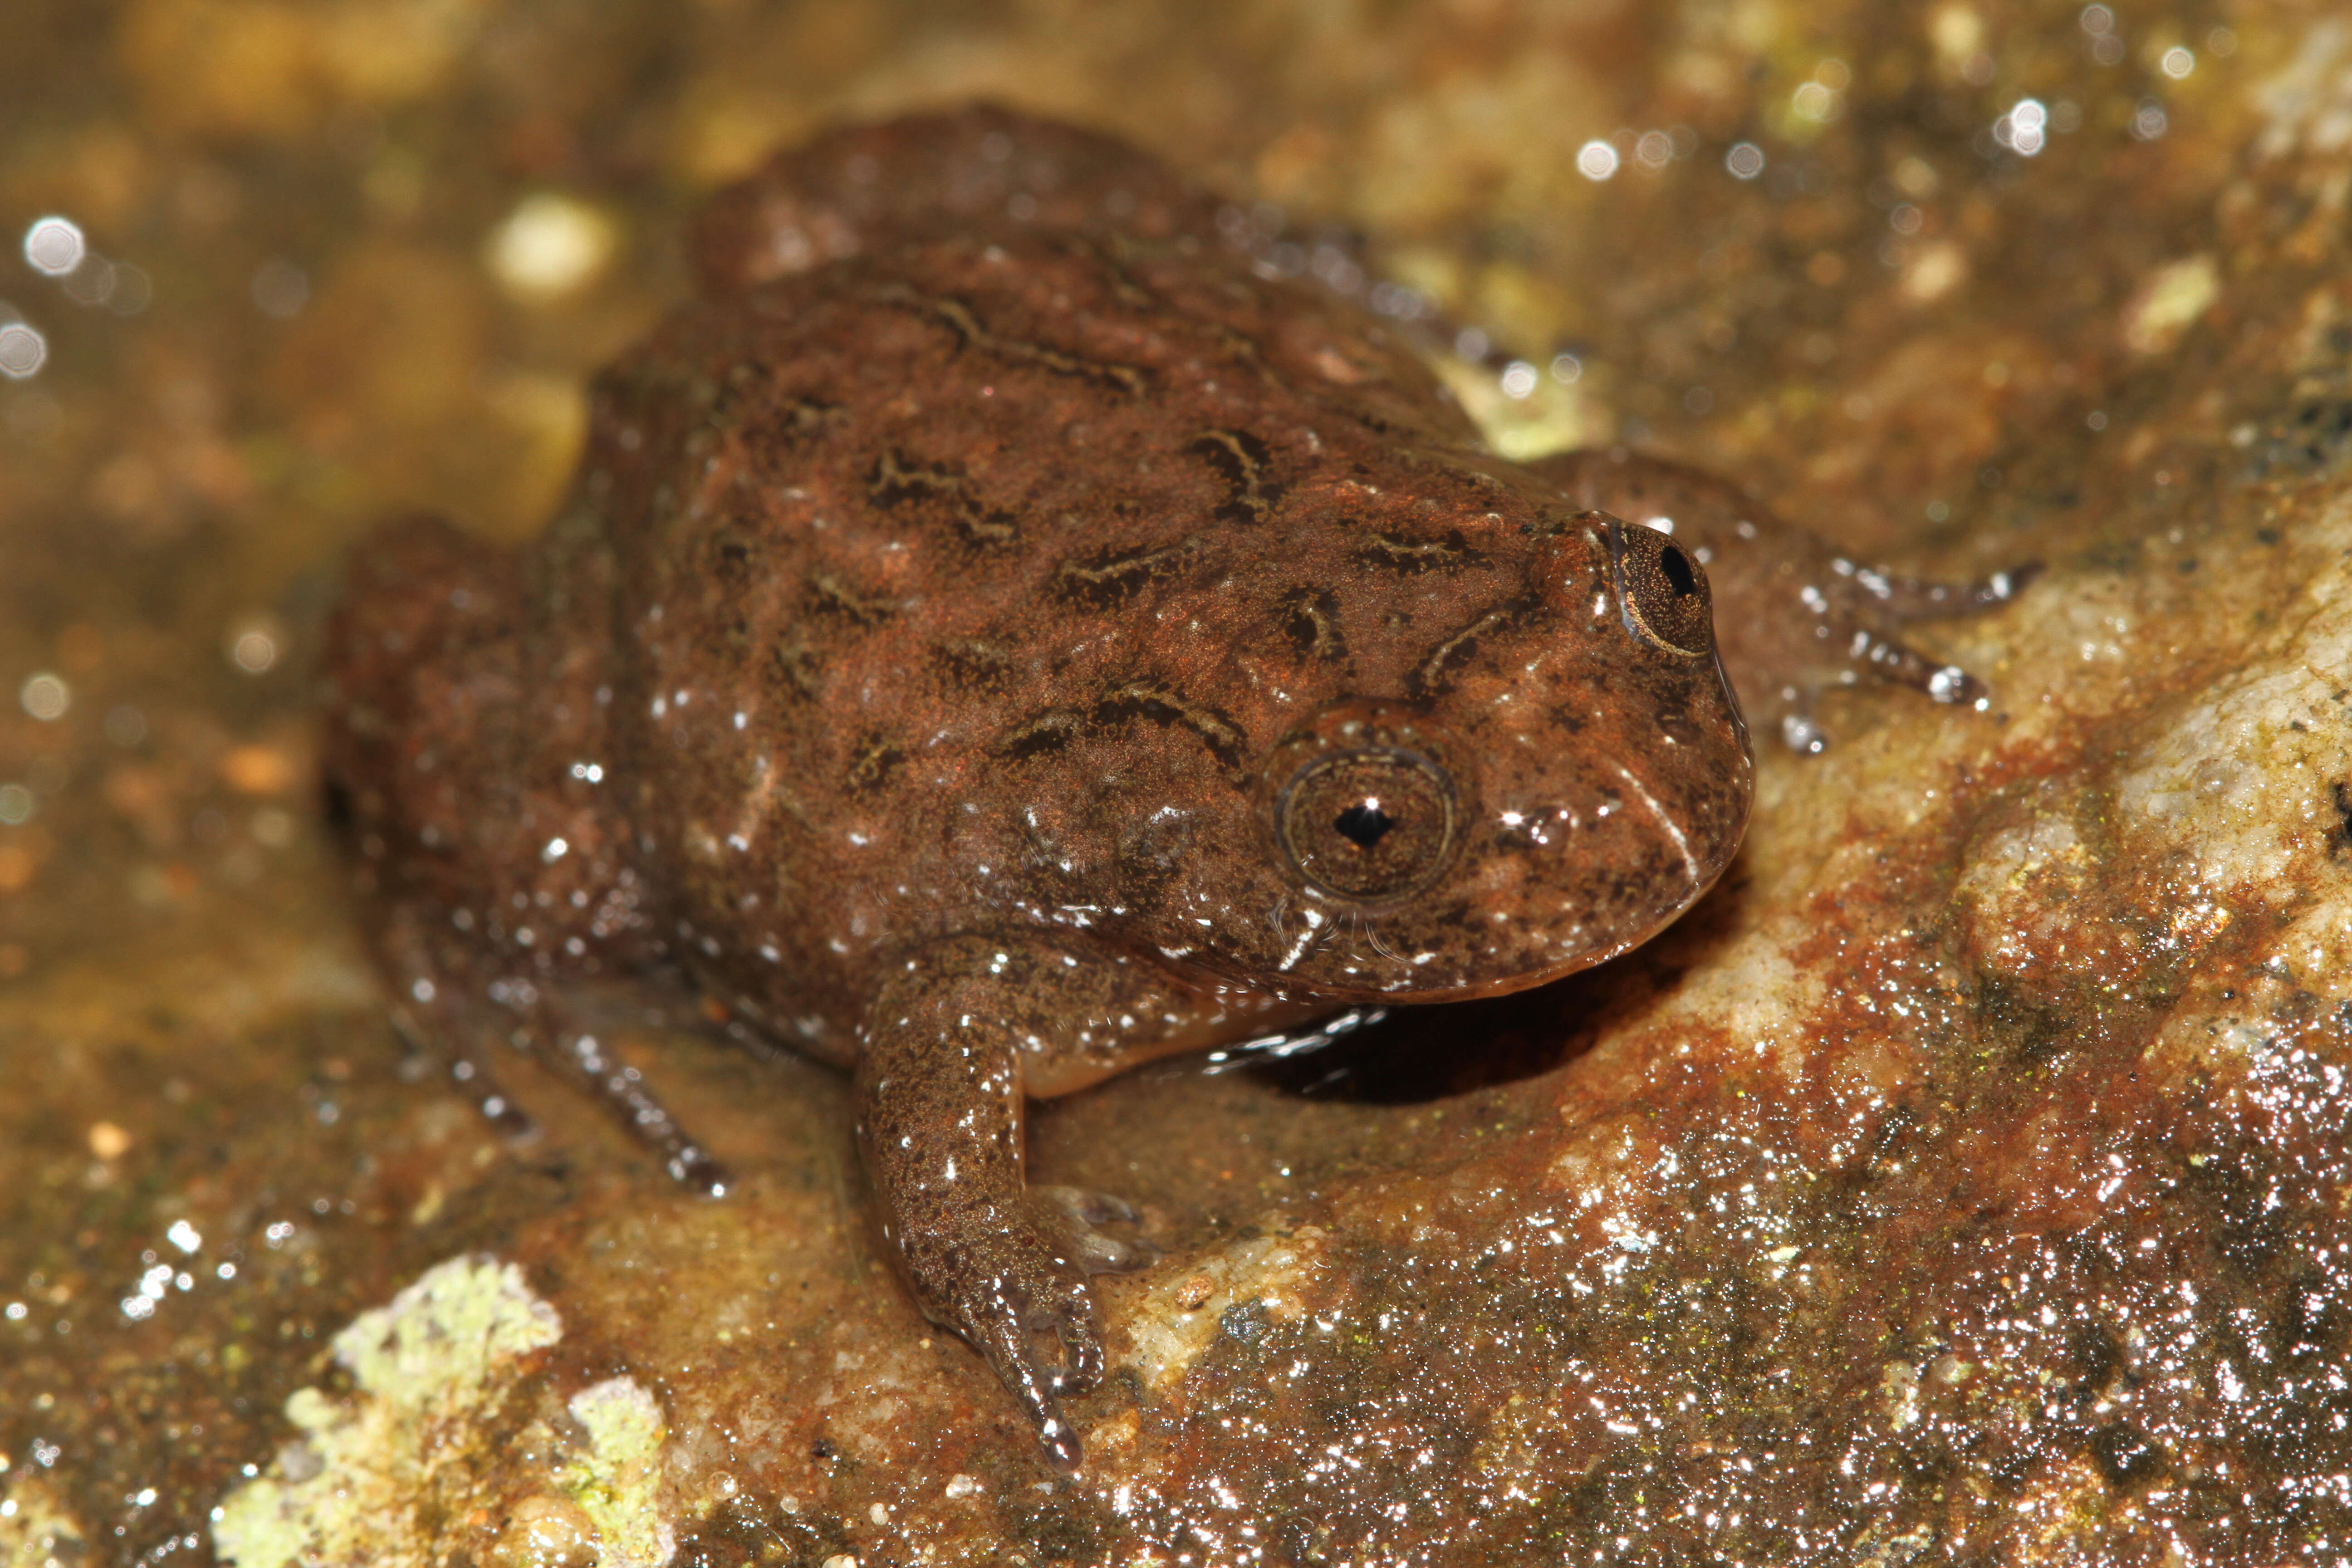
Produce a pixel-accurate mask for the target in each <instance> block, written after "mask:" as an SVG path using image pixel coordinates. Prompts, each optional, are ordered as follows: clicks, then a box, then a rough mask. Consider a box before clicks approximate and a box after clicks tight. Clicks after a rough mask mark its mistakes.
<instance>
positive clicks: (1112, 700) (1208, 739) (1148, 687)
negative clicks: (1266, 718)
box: [996, 680, 1249, 776]
mask: <svg viewBox="0 0 2352 1568" xmlns="http://www.w3.org/2000/svg"><path fill="white" fill-rule="evenodd" d="M1137 721H1148V722H1150V723H1154V724H1159V725H1162V726H1181V728H1183V729H1186V730H1190V731H1192V733H1193V735H1194V736H1195V737H1197V738H1198V739H1199V740H1200V742H1201V743H1202V745H1204V746H1206V747H1207V748H1208V749H1209V753H1210V755H1212V756H1213V757H1215V758H1216V759H1217V763H1218V764H1219V766H1221V767H1222V768H1223V769H1224V771H1225V772H1226V773H1227V774H1229V775H1234V776H1238V775H1239V774H1240V773H1241V771H1242V766H1243V763H1244V760H1245V759H1246V758H1247V756H1248V755H1249V737H1248V736H1246V735H1244V734H1243V733H1242V730H1241V726H1240V725H1238V724H1236V723H1235V722H1234V721H1233V718H1232V717H1231V716H1230V715H1229V714H1226V713H1224V712H1223V711H1222V710H1218V709H1215V708H1213V707H1211V706H1209V705H1208V704H1207V703H1205V702H1195V701H1193V700H1192V699H1190V698H1188V697H1186V696H1185V695H1184V694H1183V693H1182V692H1181V691H1178V690H1176V689H1174V688H1172V687H1170V686H1164V685H1161V684H1160V683H1159V682H1157V681H1149V680H1136V681H1129V682H1127V683H1126V684H1124V685H1120V686H1115V687H1112V688H1111V689H1109V690H1108V691H1106V692H1104V693H1103V694H1102V695H1101V696H1100V697H1098V698H1097V699H1095V700H1094V703H1093V704H1092V706H1090V707H1088V708H1087V709H1085V710H1078V709H1074V708H1054V709H1048V710H1046V711H1045V712H1043V713H1039V714H1036V715H1034V717H1032V718H1030V719H1027V720H1025V721H1023V722H1022V723H1021V724H1020V725H1018V726H1017V727H1016V728H1014V729H1013V731H1011V732H1010V733H1009V734H1007V735H1006V736H1005V738H1004V739H1003V741H1002V742H999V743H998V745H997V748H996V749H997V752H998V754H1000V755H1002V756H1006V757H1014V758H1020V757H1037V756H1045V755H1049V754H1051V753H1054V752H1060V751H1062V750H1063V749H1064V748H1066V747H1067V746H1068V745H1069V744H1070V743H1071V742H1074V741H1076V740H1077V739H1079V738H1080V737H1081V736H1084V735H1087V734H1090V733H1094V734H1099V733H1102V732H1104V731H1112V730H1118V729H1123V728H1125V727H1126V726H1127V725H1129V724H1132V723H1135V722H1137Z"/></svg>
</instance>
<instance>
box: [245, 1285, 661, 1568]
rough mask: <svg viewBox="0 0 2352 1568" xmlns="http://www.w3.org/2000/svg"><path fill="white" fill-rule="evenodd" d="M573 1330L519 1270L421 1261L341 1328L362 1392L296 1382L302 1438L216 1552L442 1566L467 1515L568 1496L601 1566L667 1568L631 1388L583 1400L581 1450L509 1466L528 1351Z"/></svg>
mask: <svg viewBox="0 0 2352 1568" xmlns="http://www.w3.org/2000/svg"><path fill="white" fill-rule="evenodd" d="M560 1339H562V1322H561V1321H560V1320H559V1319H558V1318H557V1316H556V1312H555V1310H554V1309H553V1308H552V1307H551V1306H549V1305H548V1304H547V1303H546V1302H545V1301H543V1300H540V1299H539V1298H538V1297H537V1296H536V1295H534V1294H533V1293H532V1292H531V1290H530V1287H529V1286H528V1285H527V1284H526V1283H525V1281H524V1279H523V1276H522V1271H521V1269H520V1268H517V1267H515V1265H513V1264H511V1263H505V1264H501V1263H499V1262H498V1261H497V1260H495V1259H493V1258H485V1257H480V1256H467V1257H462V1258H451V1259H449V1260H448V1261H447V1262H446V1263H442V1264H440V1265H438V1266H436V1268H432V1269H429V1270H427V1271H426V1272H425V1275H424V1276H423V1277H421V1278H420V1279H417V1280H416V1281H415V1283H414V1284H412V1285H410V1286H409V1287H408V1288H407V1289H404V1290H403V1291H401V1292H400V1293H399V1294H398V1295H397V1296H395V1297H394V1298H393V1300H391V1301H390V1302H389V1303H387V1304H386V1305H384V1306H383V1307H380V1308H377V1309H376V1310H373V1311H369V1312H363V1313H362V1314H361V1315H360V1316H359V1317H358V1318H356V1319H354V1320H353V1321H352V1323H351V1325H350V1326H349V1327H348V1328H346V1329H344V1330H343V1331H342V1332H341V1333H339V1334H337V1335H336V1336H335V1339H334V1356H335V1360H336V1362H337V1363H339V1364H340V1365H341V1367H342V1368H343V1369H344V1371H346V1372H347V1373H349V1374H350V1375H351V1380H352V1393H351V1394H349V1395H347V1396H337V1395H334V1394H328V1393H327V1392H325V1391H323V1390H320V1389H318V1388H302V1389H298V1390H296V1391H295V1393H294V1394H293V1395H292V1396H291V1397H289V1399H288V1400H287V1402H286V1416H287V1419H288V1420H289V1422H291V1423H292V1424H293V1426H295V1427H296V1429H297V1430H298V1431H299V1433H300V1434H301V1436H300V1438H299V1440H298V1441H296V1442H293V1443H289V1444H288V1445H286V1447H284V1448H283V1449H281V1450H280V1452H279V1455H278V1459H277V1460H276V1461H275V1462H274V1463H273V1464H272V1465H271V1467H270V1468H269V1470H268V1473H266V1474H264V1475H262V1476H261V1477H259V1478H257V1479H254V1480H252V1481H249V1482H247V1484H245V1485H244V1486H242V1487H239V1488H237V1489H236V1490H235V1491H233V1492H231V1493H230V1494H229V1495H228V1496H227V1497H226V1498H224V1499H223V1500H221V1503H220V1505H219V1506H218V1507H216V1508H215V1510H213V1546H214V1550H215V1552H217V1553H218V1554H219V1556H220V1558H221V1560H222V1561H223V1562H224V1563H235V1564H237V1565H238V1568H287V1565H291V1564H296V1563H299V1564H303V1565H304V1568H311V1565H318V1568H336V1565H341V1564H346V1563H348V1564H354V1565H356V1564H362V1563H364V1564H371V1565H393V1568H405V1565H407V1564H416V1565H418V1568H423V1565H425V1564H428V1563H439V1562H443V1561H446V1559H447V1557H448V1556H449V1554H450V1551H451V1550H452V1548H453V1547H455V1546H456V1545H457V1544H458V1543H457V1542H455V1541H454V1540H452V1539H450V1537H451V1536H452V1533H453V1532H454V1531H458V1530H461V1529H463V1528H465V1526H464V1521H467V1520H468V1519H469V1518H475V1517H478V1516H480V1515H482V1514H484V1513H485V1512H488V1513H489V1514H491V1515H493V1516H495V1515H497V1514H501V1513H511V1512H513V1511H515V1510H517V1509H518V1508H520V1509H523V1510H525V1511H529V1509H530V1505H531V1504H532V1502H533V1500H534V1499H535V1498H539V1497H542V1496H547V1495H551V1494H555V1493H559V1492H560V1493H563V1494H568V1495H569V1496H570V1497H571V1498H572V1500H573V1501H574V1502H575V1503H576V1505H577V1506H578V1508H579V1509H580V1510H582V1511H583V1513H584V1514H585V1515H586V1517H587V1519H588V1521H590V1522H591V1523H592V1525H593V1531H594V1535H595V1538H596V1540H595V1546H596V1549H597V1552H598V1561H600V1562H601V1563H605V1564H609V1565H611V1568H659V1565H660V1564H662V1563H667V1562H668V1561H669V1559H670V1557H671V1556H672V1555H673V1553H674V1552H675V1550H676V1546H675V1536H674V1531H673V1530H672V1528H671V1525H670V1523H669V1521H668V1520H667V1517H666V1516H665V1514H664V1513H663V1510H662V1506H661V1499H660V1497H659V1495H658V1480H659V1476H660V1471H661V1456H662V1450H663V1442H664V1437H665V1436H666V1433H665V1426H664V1422H663V1418H662V1415H661V1410H660V1407H659V1406H658V1405H656V1404H655V1402H654V1399H653V1396H652V1395H651V1394H648V1393H646V1391H645V1390H644V1389H642V1388H640V1387H639V1386H638V1385H637V1384H635V1383H633V1382H631V1381H630V1380H628V1379H626V1378H614V1379H611V1380H608V1381H606V1382H604V1383H600V1384H595V1385H594V1386H593V1387H591V1388H588V1389H585V1390H583V1391H582V1392H581V1393H580V1394H575V1395H574V1396H573V1397H572V1401H571V1403H570V1405H569V1410H570V1414H571V1415H572V1420H573V1421H574V1422H575V1423H577V1424H578V1426H579V1427H580V1429H581V1430H582V1432H583V1433H584V1434H585V1441H584V1443H579V1444H575V1445H572V1446H571V1448H572V1451H570V1452H569V1453H564V1452H562V1451H561V1446H560V1445H557V1444H555V1443H552V1442H550V1443H548V1444H546V1445H536V1444H533V1445H522V1446H520V1447H521V1448H523V1449H530V1450H536V1449H540V1448H541V1447H543V1448H544V1449H545V1450H547V1451H548V1453H549V1457H548V1458H545V1459H542V1460H540V1461H538V1462H537V1464H531V1463H529V1462H526V1464H525V1466H524V1473H523V1474H522V1475H520V1476H518V1475H517V1474H516V1473H515V1468H514V1466H513V1464H512V1462H511V1459H512V1456H513V1454H514V1453H515V1452H516V1451H517V1446H516V1445H514V1444H512V1442H511V1438H512V1436H513V1434H512V1430H511V1429H512V1427H513V1426H514V1425H515V1423H514V1422H513V1421H512V1420H510V1419H509V1418H508V1415H507V1405H508V1403H509V1395H510V1394H512V1393H513V1392H514V1390H515V1388H516V1386H517V1384H519V1383H520V1381H521V1379H522V1377H523V1375H524V1374H525V1373H527V1372H528V1371H529V1370H530V1359H529V1358H530V1356H531V1354H532V1352H537V1351H541V1350H544V1349H546V1348H547V1347H549V1346H551V1345H553V1344H554V1343H556V1342H558V1341H559V1340H560ZM541 1467H544V1469H543V1473H541V1474H539V1475H536V1476H533V1475H530V1473H529V1472H530V1470H532V1469H538V1468H541ZM518 1481H523V1482H525V1483H530V1482H536V1483H537V1484H536V1485H535V1486H534V1485H528V1484H527V1485H526V1486H524V1487H523V1488H521V1489H519V1488H518V1485H517V1483H518ZM525 1533H529V1532H528V1531H526V1532H525Z"/></svg>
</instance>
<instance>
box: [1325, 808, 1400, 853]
mask: <svg viewBox="0 0 2352 1568" xmlns="http://www.w3.org/2000/svg"><path fill="white" fill-rule="evenodd" d="M1331 826H1333V827H1335V828H1337V829H1339V836H1340V837H1343V838H1345V839H1347V840H1349V842H1350V843H1352V844H1354V845H1355V846H1356V847H1358V848H1360V849H1370V847H1372V846H1373V845H1375V844H1378V843H1379V842H1380V841H1381V839H1382V838H1385V837H1388V831H1389V829H1390V828H1391V827H1394V826H1396V818H1395V817H1393V816H1390V815H1389V814H1388V813H1387V812H1385V811H1382V810H1381V803H1380V802H1379V801H1377V800H1361V801H1358V802H1357V803H1356V804H1355V805H1351V806H1349V808H1348V809H1347V810H1345V811H1343V812H1341V813H1340V814H1339V816H1335V817H1333V818H1332V819H1331Z"/></svg>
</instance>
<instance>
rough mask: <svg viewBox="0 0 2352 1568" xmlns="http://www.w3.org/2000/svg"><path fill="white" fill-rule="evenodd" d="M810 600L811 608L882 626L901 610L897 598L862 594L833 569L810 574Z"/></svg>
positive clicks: (854, 622)
mask: <svg viewBox="0 0 2352 1568" xmlns="http://www.w3.org/2000/svg"><path fill="white" fill-rule="evenodd" d="M808 602H809V608H810V609H812V610H814V611H815V612H816V613H817V614H818V615H821V616H832V617H833V618H834V619H835V620H841V621H846V622H848V623H849V624H850V625H851V626H879V625H881V624H882V623H883V622H884V621H887V620H888V619H889V618H890V617H891V616H894V615H896V614H898V603H897V601H895V600H891V599H886V598H884V597H882V596H881V595H870V594H861V593H859V592H858V591H857V590H856V588H853V587H851V586H850V585H849V584H846V583H845V582H843V581H842V580H841V579H840V578H838V577H836V576H835V575H833V574H831V573H830V572H812V573H810V574H809V575H808Z"/></svg>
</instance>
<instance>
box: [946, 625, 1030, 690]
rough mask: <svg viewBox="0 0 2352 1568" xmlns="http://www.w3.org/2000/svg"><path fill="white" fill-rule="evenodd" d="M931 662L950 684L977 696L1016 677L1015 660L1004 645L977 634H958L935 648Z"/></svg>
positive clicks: (995, 688) (1005, 684) (999, 688)
mask: <svg viewBox="0 0 2352 1568" xmlns="http://www.w3.org/2000/svg"><path fill="white" fill-rule="evenodd" d="M931 662H932V663H933V664H935V665H937V666H938V667H939V669H940V675H941V677H942V678H944V679H945V680H946V682H947V684H948V685H950V686H951V687H953V688H955V689H958V690H961V691H967V692H970V693H971V694H972V695H974V696H987V695H991V694H992V693H995V692H999V691H1002V690H1003V689H1005V687H1006V686H1008V685H1009V684H1010V683H1011V681H1012V679H1013V660H1012V659H1011V658H1009V657H1008V656H1007V655H1006V654H1005V652H1004V650H1003V648H1000V647H996V646H994V645H993V644H992V643H984V642H982V641H980V640H978V639H977V638H974V637H957V638H955V639H953V640H951V641H949V642H943V643H940V644H939V645H938V646H937V647H933V648H932V649H931Z"/></svg>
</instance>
